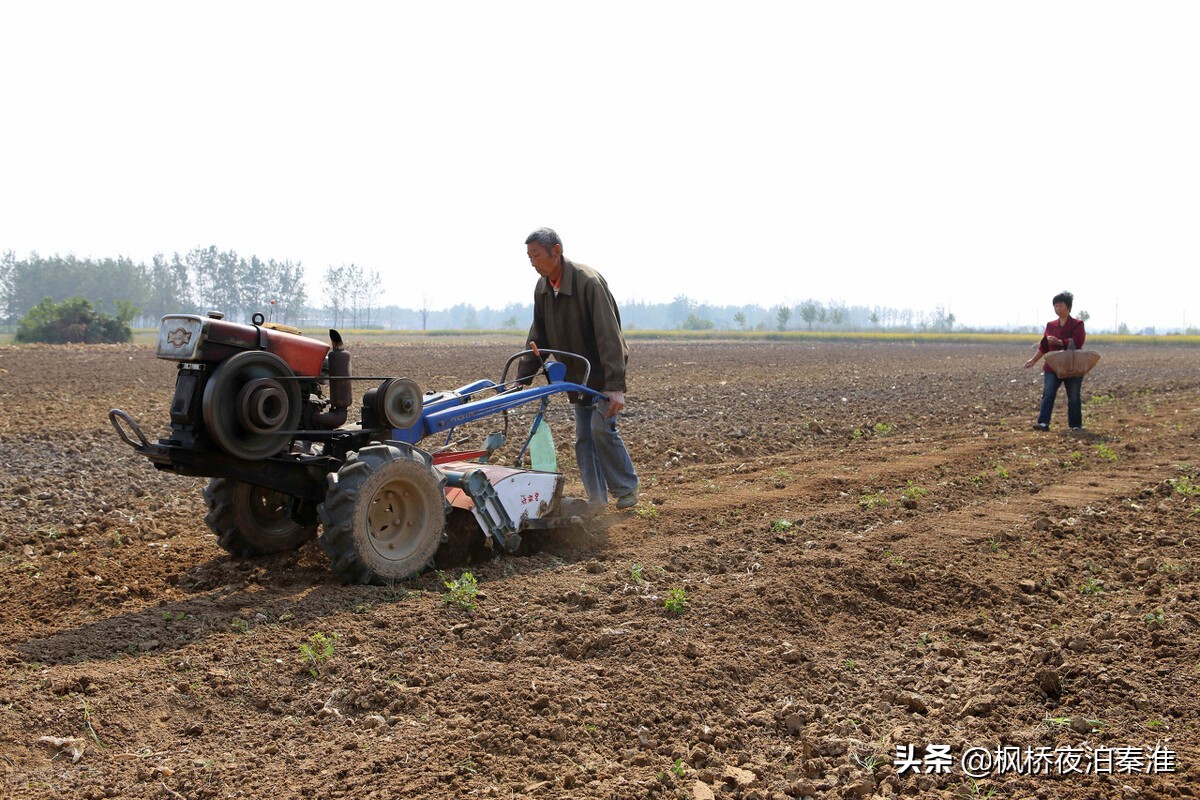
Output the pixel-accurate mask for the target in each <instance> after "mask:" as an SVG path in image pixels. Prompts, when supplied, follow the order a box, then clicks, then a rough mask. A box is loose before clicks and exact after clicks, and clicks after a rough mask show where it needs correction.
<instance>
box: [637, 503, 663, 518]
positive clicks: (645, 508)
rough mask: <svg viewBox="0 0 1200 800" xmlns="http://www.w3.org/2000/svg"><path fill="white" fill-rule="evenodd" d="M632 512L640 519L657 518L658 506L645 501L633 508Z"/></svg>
mask: <svg viewBox="0 0 1200 800" xmlns="http://www.w3.org/2000/svg"><path fill="white" fill-rule="evenodd" d="M633 513H635V514H637V515H638V516H639V517H641V518H642V519H658V506H656V505H654V503H646V504H645V505H641V506H638V507H637V508H635V509H634V510H633Z"/></svg>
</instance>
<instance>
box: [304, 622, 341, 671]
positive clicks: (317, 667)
mask: <svg viewBox="0 0 1200 800" xmlns="http://www.w3.org/2000/svg"><path fill="white" fill-rule="evenodd" d="M336 639H337V634H336V633H331V634H328V635H326V634H324V633H322V632H321V631H317V632H316V633H314V634H313V635H312V636H310V637H308V641H307V642H305V643H304V644H302V645H300V655H301V657H302V658H303V659H304V663H305V665H306V666H307V667H308V671H309V672H310V673H311V674H312V676H313V677H314V678H315V677H317V676H318V675H320V674H321V665H322V664H324V663H325V662H326V661H328V660H329V659H330V658H332V657H333V643H334V641H335V640H336Z"/></svg>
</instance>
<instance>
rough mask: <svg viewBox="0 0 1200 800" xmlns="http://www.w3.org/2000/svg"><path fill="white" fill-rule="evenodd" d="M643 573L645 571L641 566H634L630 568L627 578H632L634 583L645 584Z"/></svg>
mask: <svg viewBox="0 0 1200 800" xmlns="http://www.w3.org/2000/svg"><path fill="white" fill-rule="evenodd" d="M644 572H645V569H644V568H643V567H642V565H641V564H634V565H633V566H632V567H630V568H629V577H630V578H633V582H634V583H645V582H646V577H645V575H644V574H643V573H644Z"/></svg>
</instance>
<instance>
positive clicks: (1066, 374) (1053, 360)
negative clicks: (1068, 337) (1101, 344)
mask: <svg viewBox="0 0 1200 800" xmlns="http://www.w3.org/2000/svg"><path fill="white" fill-rule="evenodd" d="M1099 360H1100V354H1099V353H1097V352H1096V351H1095V350H1076V349H1075V343H1074V342H1071V344H1070V346H1069V347H1068V348H1067V349H1066V350H1056V351H1054V352H1053V353H1046V364H1047V365H1049V367H1050V369H1051V370H1053V372H1054V374H1055V375H1057V376H1058V377H1060V378H1082V377H1083V376H1084V375H1087V374H1088V373H1089V372H1091V370H1092V367H1094V366H1096V362H1097V361H1099Z"/></svg>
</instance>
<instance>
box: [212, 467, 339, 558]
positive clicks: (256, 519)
mask: <svg viewBox="0 0 1200 800" xmlns="http://www.w3.org/2000/svg"><path fill="white" fill-rule="evenodd" d="M204 502H205V503H206V504H207V505H208V513H207V514H205V515H204V521H205V523H207V524H208V527H209V529H210V530H212V532H213V533H215V534H216V535H217V544H219V545H220V546H221V548H222V549H224V550H226V551H228V552H230V553H232V554H233V555H235V556H243V557H245V556H262V555H267V554H270V553H285V552H288V551H290V550H297V549H299V548H300V546H301V545H302V544H304V543H305V542H307V541H308V540H309V539H312V538H313V537H315V536H316V535H317V526H316V525H301V524H299V523H298V522H296V521H295V520H293V519H292V518H291V517H289V516H288V509H289V506H290V505H291V501H290V499H289V497H288V495H285V494H283V493H281V492H276V491H274V490H272V489H266V488H264V487H262V486H255V485H254V484H252V483H245V482H243V481H235V480H230V479H228V478H213V479H212V480H211V481H210V482H209V484H208V486H206V487H204Z"/></svg>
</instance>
